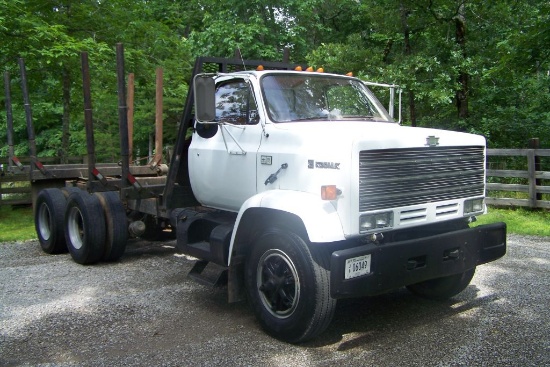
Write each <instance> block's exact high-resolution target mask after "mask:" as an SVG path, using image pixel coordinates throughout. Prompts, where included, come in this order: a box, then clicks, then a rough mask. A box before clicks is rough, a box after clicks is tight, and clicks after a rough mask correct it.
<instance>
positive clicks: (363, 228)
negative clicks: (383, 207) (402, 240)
mask: <svg viewBox="0 0 550 367" xmlns="http://www.w3.org/2000/svg"><path fill="white" fill-rule="evenodd" d="M392 226H393V212H384V213H376V214H366V215H362V216H361V217H360V218H359V233H366V232H370V231H374V230H380V229H384V228H390V227H392Z"/></svg>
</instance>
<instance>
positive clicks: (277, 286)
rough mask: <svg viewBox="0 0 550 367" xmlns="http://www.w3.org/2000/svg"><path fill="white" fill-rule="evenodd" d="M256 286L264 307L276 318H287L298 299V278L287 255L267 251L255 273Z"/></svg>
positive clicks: (280, 252)
mask: <svg viewBox="0 0 550 367" xmlns="http://www.w3.org/2000/svg"><path fill="white" fill-rule="evenodd" d="M256 285H257V287H258V290H259V295H260V299H261V301H262V303H263V305H264V307H265V308H266V309H267V310H268V311H269V312H270V313H271V314H272V315H273V316H275V317H277V318H281V319H284V318H287V317H289V316H290V315H292V313H293V312H294V310H295V309H296V306H297V304H298V301H299V299H300V278H299V276H298V272H297V270H296V266H295V265H294V263H293V262H292V260H291V259H290V258H289V257H288V255H287V254H285V253H284V252H282V251H280V250H269V251H267V252H266V253H264V254H263V255H262V257H261V258H260V261H259V262H258V269H257V271H256Z"/></svg>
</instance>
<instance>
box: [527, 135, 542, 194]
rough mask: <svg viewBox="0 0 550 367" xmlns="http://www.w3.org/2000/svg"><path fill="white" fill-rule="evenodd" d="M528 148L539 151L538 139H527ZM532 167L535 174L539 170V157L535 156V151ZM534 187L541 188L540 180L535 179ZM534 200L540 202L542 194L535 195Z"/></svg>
mask: <svg viewBox="0 0 550 367" xmlns="http://www.w3.org/2000/svg"><path fill="white" fill-rule="evenodd" d="M529 148H530V149H539V148H540V140H539V138H532V139H529ZM534 165H535V167H534V168H535V174H536V171H540V170H541V164H540V157H539V156H538V155H537V154H536V151H535V158H534ZM535 185H536V186H541V185H542V180H541V179H540V178H537V179H535ZM536 198H537V200H542V193H536Z"/></svg>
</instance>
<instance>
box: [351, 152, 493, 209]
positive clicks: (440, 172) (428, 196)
mask: <svg viewBox="0 0 550 367" xmlns="http://www.w3.org/2000/svg"><path fill="white" fill-rule="evenodd" d="M483 151H484V147H479V146H476V147H472V146H468V147H430V148H428V147H426V148H409V149H389V150H365V151H361V152H360V153H359V210H360V211H362V212H363V211H370V210H378V209H384V208H392V207H398V206H408V205H416V204H422V203H427V202H438V201H444V200H453V199H459V198H463V197H471V196H482V195H483V194H484V188H485V182H484V173H485V159H484V155H483Z"/></svg>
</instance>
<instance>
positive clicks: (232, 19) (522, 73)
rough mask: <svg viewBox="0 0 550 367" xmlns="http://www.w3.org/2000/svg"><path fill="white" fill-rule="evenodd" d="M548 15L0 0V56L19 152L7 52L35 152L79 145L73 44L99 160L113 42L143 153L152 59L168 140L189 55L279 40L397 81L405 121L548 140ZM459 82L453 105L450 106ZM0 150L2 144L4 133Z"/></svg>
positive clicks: (113, 101)
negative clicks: (127, 79)
mask: <svg viewBox="0 0 550 367" xmlns="http://www.w3.org/2000/svg"><path fill="white" fill-rule="evenodd" d="M548 24H550V3H548V1H545V0H534V1H530V2H518V1H515V0H503V1H499V2H486V1H482V0H470V1H465V2H459V3H457V2H456V1H454V0H452V1H451V0H443V1H437V2H435V1H429V2H426V1H422V2H418V1H412V0H402V1H399V2H397V1H390V0H378V1H356V0H331V1H329V0H301V1H296V0H267V1H259V0H252V1H251V0H247V1H244V0H231V1H226V2H220V1H214V0H200V1H199V0H189V1H173V0H158V1H143V0H138V1H134V0H110V1H99V0H86V1H75V0H64V1H60V0H0V37H1V39H2V42H1V43H0V65H1V66H2V69H3V71H7V72H9V74H10V76H11V89H12V103H13V116H14V121H15V126H14V130H15V131H14V134H15V137H14V140H15V144H16V146H15V151H16V154H18V155H27V154H28V146H27V138H26V137H27V131H26V126H25V114H24V108H23V103H22V93H21V76H20V71H19V66H18V59H19V58H20V57H22V58H24V60H25V64H26V68H27V79H28V89H29V91H30V100H31V105H32V109H33V122H34V127H35V132H36V136H37V141H36V143H37V148H38V151H39V155H42V156H54V155H59V154H60V153H65V154H67V155H78V154H85V152H86V149H85V144H84V142H85V140H84V139H83V137H84V114H83V103H82V76H81V61H80V55H81V52H82V51H86V52H87V53H88V54H89V61H90V74H91V84H92V86H91V89H92V106H93V118H94V124H95V129H96V136H95V140H96V144H97V146H101V147H108V148H106V149H105V150H102V152H101V156H102V157H101V159H111V158H112V157H113V156H116V151H117V150H118V145H119V143H118V141H117V139H116V136H118V127H117V122H118V100H117V84H116V83H117V79H116V58H115V51H114V48H115V44H116V43H117V42H122V43H123V44H124V48H125V56H126V60H125V61H126V64H125V67H126V73H134V75H135V114H134V120H135V127H134V131H135V135H134V147H135V149H136V151H135V152H134V155H135V154H136V152H137V151H138V150H139V151H140V152H141V154H142V155H143V153H144V152H147V150H148V142H149V137H150V135H151V134H153V133H154V120H155V115H154V113H155V70H156V69H157V68H158V67H161V68H163V70H164V86H163V90H164V93H163V94H164V110H163V120H164V140H165V144H166V145H172V144H173V143H174V141H175V139H176V136H175V135H176V133H177V125H178V123H179V120H180V119H181V114H182V110H183V104H184V101H185V97H186V94H187V89H188V85H187V83H188V81H189V77H190V72H191V68H192V65H193V62H194V58H195V57H196V56H218V57H231V56H233V55H234V52H235V49H239V50H240V52H241V53H242V55H243V57H244V58H251V59H268V60H281V59H282V52H283V49H284V48H289V49H290V51H291V52H290V57H291V60H292V61H293V62H299V63H304V62H306V61H307V62H308V63H309V64H311V65H313V66H315V67H324V68H325V70H327V71H332V72H348V71H353V72H354V74H355V75H358V76H360V77H361V78H364V79H369V80H372V81H378V82H385V83H388V82H390V83H396V84H400V85H402V86H403V87H404V88H405V93H404V94H403V97H404V99H403V101H404V117H405V122H404V123H405V124H412V123H414V124H416V125H418V126H427V127H438V128H445V129H454V130H460V131H467V132H473V133H478V134H483V135H485V136H486V137H487V138H488V143H489V146H490V147H507V148H513V147H525V145H526V140H527V139H528V138H530V137H539V138H540V140H541V145H542V147H543V148H548V147H550V111H549V109H548V106H549V105H550V76H549V74H550V72H549V71H550V58H549V56H550V55H549V53H550V48H549V47H548V45H549V44H550V28H549V27H548ZM460 25H462V26H463V28H462V29H463V31H464V35H463V39H462V40H459V39H458V38H457V30H458V29H460V27H459V26H460ZM464 76H466V80H462V79H461V78H462V77H464ZM64 86H65V91H64ZM460 93H464V94H465V96H466V97H465V98H466V100H467V103H468V106H467V107H468V108H467V112H468V113H467V116H466V117H464V116H462V117H459V113H458V106H457V96H458V95H459V94H460ZM3 107H4V100H3V99H2V100H0V109H1V110H2V112H3V110H4V108H3ZM63 121H68V122H69V124H68V127H66V128H65V130H64V129H63ZM5 123H6V116H5V114H4V113H1V114H0V124H2V125H3V126H5ZM0 141H6V132H5V129H0ZM64 141H67V142H68V143H64ZM0 155H2V156H6V155H7V147H6V146H4V144H0Z"/></svg>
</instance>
